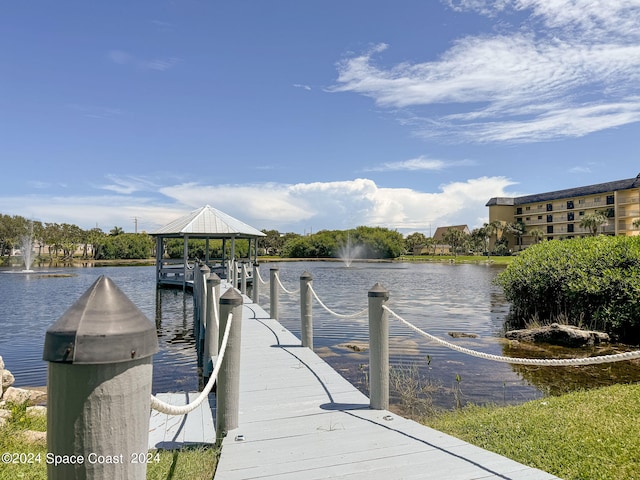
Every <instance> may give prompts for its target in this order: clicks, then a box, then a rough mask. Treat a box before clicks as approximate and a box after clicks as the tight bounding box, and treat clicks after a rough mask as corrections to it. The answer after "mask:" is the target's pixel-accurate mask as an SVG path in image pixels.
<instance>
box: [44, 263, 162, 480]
mask: <svg viewBox="0 0 640 480" xmlns="http://www.w3.org/2000/svg"><path fill="white" fill-rule="evenodd" d="M157 351H158V339H157V336H156V328H155V325H154V324H153V323H152V322H151V321H149V319H148V318H147V317H145V315H144V314H143V313H142V312H141V311H140V310H138V308H137V307H136V306H135V305H134V304H133V302H131V300H129V298H128V297H127V296H126V295H125V294H124V293H123V292H122V291H121V290H120V289H119V288H118V287H117V286H116V285H115V284H114V283H113V282H112V281H111V280H110V279H108V278H106V277H104V276H102V277H100V278H98V280H96V282H95V283H94V284H93V285H92V286H91V287H89V289H88V290H87V291H86V292H85V293H84V294H83V295H82V296H81V297H80V299H79V300H78V301H77V302H76V303H74V304H73V305H72V306H71V307H70V308H69V309H68V310H67V311H66V312H65V313H64V314H63V315H62V317H60V318H59V319H58V320H57V321H56V322H55V323H54V324H53V325H52V326H51V327H50V328H49V329H48V330H47V333H46V336H45V341H44V351H43V355H42V357H43V360H45V361H48V362H49V369H48V380H47V385H48V400H47V404H48V405H47V407H48V408H47V452H48V453H47V478H49V479H50V480H79V479H83V480H84V479H98V480H100V479H102V480H113V479H116V478H126V479H134V480H143V479H145V478H146V471H147V466H146V462H145V460H146V458H147V457H146V454H147V451H148V448H149V410H150V408H151V383H152V376H153V375H152V372H153V364H152V361H153V354H154V353H156V352H157ZM143 456H144V458H143ZM64 459H66V461H65V460H64ZM49 460H50V461H49ZM56 463H57V465H56Z"/></svg>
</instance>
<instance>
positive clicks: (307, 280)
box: [300, 271, 313, 350]
mask: <svg viewBox="0 0 640 480" xmlns="http://www.w3.org/2000/svg"><path fill="white" fill-rule="evenodd" d="M312 283H313V277H312V276H311V274H310V273H309V272H307V271H305V272H304V273H303V274H302V275H301V276H300V321H301V329H300V332H301V337H302V346H303V347H309V348H310V349H311V350H313V314H312V300H313V297H312V294H311V285H312Z"/></svg>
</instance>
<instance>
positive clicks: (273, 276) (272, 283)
mask: <svg viewBox="0 0 640 480" xmlns="http://www.w3.org/2000/svg"><path fill="white" fill-rule="evenodd" d="M278 271H279V269H278V267H271V268H270V269H269V315H271V318H273V319H274V320H278V305H279V303H280V288H279V286H278V279H277V276H278Z"/></svg>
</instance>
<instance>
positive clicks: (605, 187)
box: [486, 174, 640, 207]
mask: <svg viewBox="0 0 640 480" xmlns="http://www.w3.org/2000/svg"><path fill="white" fill-rule="evenodd" d="M637 187H640V174H638V176H637V177H635V178H627V179H625V180H616V181H613V182H605V183H597V184H595V185H587V186H586V187H576V188H567V189H565V190H556V191H553V192H546V193H536V194H534V195H525V196H522V197H493V198H492V199H490V200H489V201H488V202H487V205H486V206H487V207H491V206H494V205H523V204H526V203H536V202H546V201H549V200H558V199H561V198H570V197H583V196H585V195H597V194H598V193H607V192H615V191H618V190H628V189H630V188H637Z"/></svg>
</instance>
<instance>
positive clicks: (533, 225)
mask: <svg viewBox="0 0 640 480" xmlns="http://www.w3.org/2000/svg"><path fill="white" fill-rule="evenodd" d="M487 207H489V222H494V221H499V222H502V223H503V225H506V224H509V223H515V222H518V221H520V222H522V223H524V225H525V232H524V235H522V237H521V240H520V243H521V245H522V247H526V246H528V245H531V244H533V243H536V242H537V241H539V240H540V239H547V240H556V239H560V240H562V239H567V238H574V237H583V236H586V235H589V233H590V232H589V230H588V229H585V228H582V227H580V222H581V221H582V219H583V218H584V216H585V215H588V214H590V213H595V212H599V213H603V214H604V215H605V216H606V217H607V219H608V221H607V222H606V224H604V225H602V226H601V227H600V230H599V231H600V232H601V233H604V234H605V235H638V234H640V229H639V228H638V227H634V226H633V223H634V221H636V220H638V218H640V174H638V176H637V177H635V178H628V179H626V180H617V181H614V182H606V183H598V184H596V185H588V186H586V187H577V188H568V189H566V190H557V191H555V192H547V193H538V194H535V195H526V196H523V197H494V198H492V199H491V200H489V202H487ZM504 234H506V235H508V237H507V238H508V240H509V248H511V249H517V248H518V247H517V239H516V238H514V236H513V235H512V234H509V233H507V230H506V229H504Z"/></svg>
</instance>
